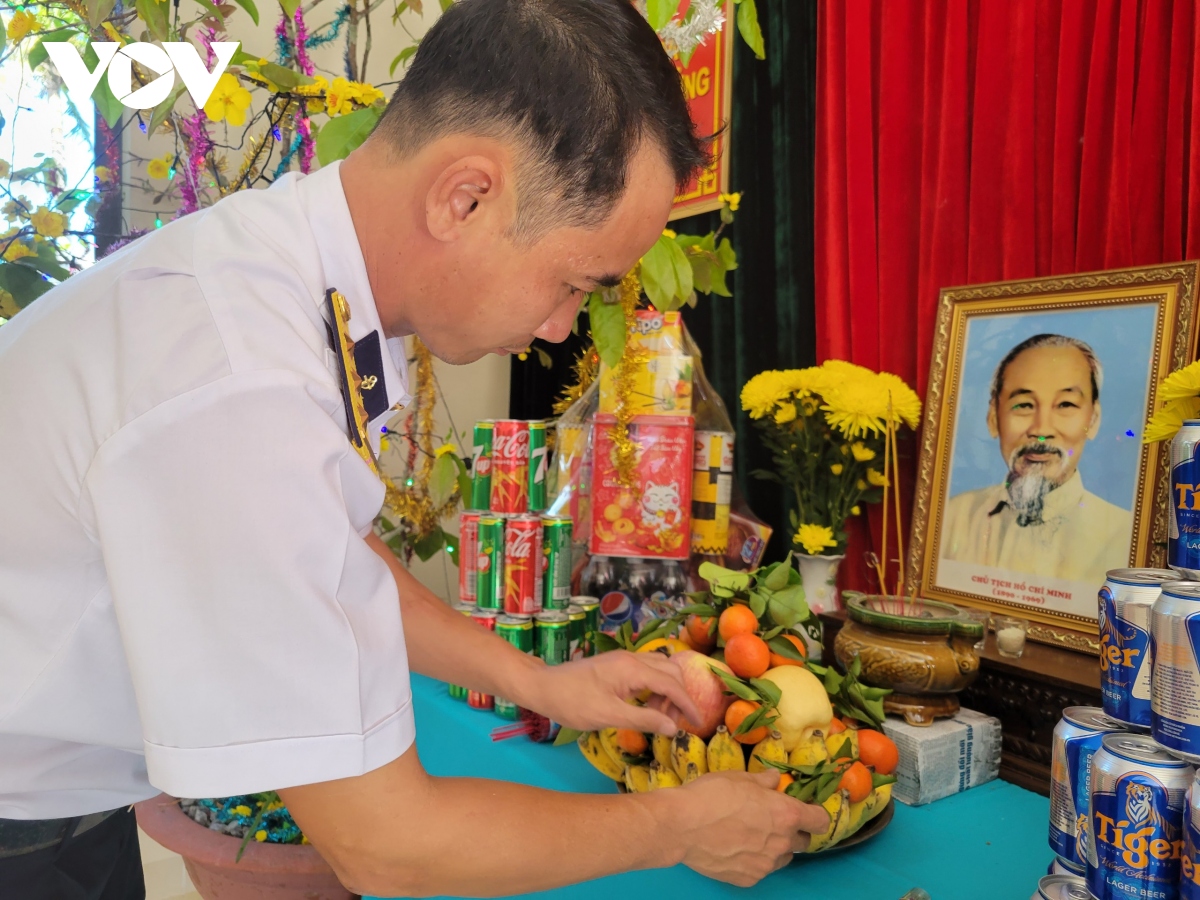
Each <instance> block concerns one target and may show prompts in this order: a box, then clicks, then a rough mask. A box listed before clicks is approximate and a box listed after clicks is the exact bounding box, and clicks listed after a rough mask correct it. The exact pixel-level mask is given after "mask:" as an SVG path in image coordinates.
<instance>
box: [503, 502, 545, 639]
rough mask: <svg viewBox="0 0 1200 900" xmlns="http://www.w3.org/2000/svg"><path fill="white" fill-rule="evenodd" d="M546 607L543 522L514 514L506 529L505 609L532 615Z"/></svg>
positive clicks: (513, 613) (516, 613)
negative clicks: (543, 586) (543, 572)
mask: <svg viewBox="0 0 1200 900" xmlns="http://www.w3.org/2000/svg"><path fill="white" fill-rule="evenodd" d="M541 608H542V522H541V520H540V519H538V518H537V516H514V517H512V518H511V519H509V520H508V525H507V527H506V529H505V532H504V611H505V612H506V613H508V614H509V615H518V616H531V615H533V614H534V613H535V612H539V611H540V610H541Z"/></svg>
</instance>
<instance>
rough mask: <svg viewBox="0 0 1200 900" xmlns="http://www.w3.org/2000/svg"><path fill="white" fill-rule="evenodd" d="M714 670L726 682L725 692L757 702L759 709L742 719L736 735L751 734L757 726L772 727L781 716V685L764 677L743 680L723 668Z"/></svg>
mask: <svg viewBox="0 0 1200 900" xmlns="http://www.w3.org/2000/svg"><path fill="white" fill-rule="evenodd" d="M713 672H715V673H716V675H717V677H718V678H720V679H721V681H722V682H723V683H724V684H725V693H727V694H733V696H735V697H737V698H738V699H739V700H746V701H748V702H750V703H757V704H758V709H756V710H754V712H752V713H750V715H748V716H746V718H744V719H742V721H741V723H739V724H738V727H737V728H736V729H735V730H734V732H733V734H734V737H737V736H738V735H742V734H749V733H750V732H751V731H753V730H754V729H755V728H760V727H766V728H770V727H771V726H772V725H774V724H775V721H776V720H777V719H778V718H779V712H778V706H779V700H780V698H781V697H782V696H783V692H782V691H780V689H779V685H777V684H775V683H774V682H772V681H767V680H766V679H763V678H751V679H749V680H747V681H743V680H742V679H741V678H738V677H737V676H736V675H733V674H731V673H729V672H726V671H725V670H723V669H718V668H715V667H714V668H713Z"/></svg>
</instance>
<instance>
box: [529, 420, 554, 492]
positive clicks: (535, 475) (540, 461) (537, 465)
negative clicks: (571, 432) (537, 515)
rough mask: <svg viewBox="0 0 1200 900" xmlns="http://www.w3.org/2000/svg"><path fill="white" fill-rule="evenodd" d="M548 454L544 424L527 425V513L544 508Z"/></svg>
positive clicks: (533, 423)
mask: <svg viewBox="0 0 1200 900" xmlns="http://www.w3.org/2000/svg"><path fill="white" fill-rule="evenodd" d="M549 462H550V454H549V452H548V450H547V449H546V423H545V422H530V423H529V511H530V512H541V511H542V510H543V509H545V508H546V505H547V504H546V470H547V469H548V468H549V465H548V463H549Z"/></svg>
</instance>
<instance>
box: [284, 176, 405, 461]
mask: <svg viewBox="0 0 1200 900" xmlns="http://www.w3.org/2000/svg"><path fill="white" fill-rule="evenodd" d="M340 168H341V160H338V161H336V162H333V163H331V164H330V165H328V166H325V167H324V168H322V169H320V170H318V171H316V172H314V173H313V174H311V175H307V176H305V177H303V178H302V179H301V180H300V185H299V190H300V197H301V203H302V204H303V206H304V210H305V215H306V216H307V217H308V224H309V227H310V228H311V229H312V233H313V237H314V238H315V239H316V242H317V252H318V253H319V254H320V257H321V268H322V269H323V270H324V273H325V287H326V288H327V289H328V288H335V289H336V290H338V291H339V292H340V293H341V294H342V295H343V296H345V298H346V302H347V303H348V304H349V305H350V339H351V340H354V341H357V340H361V339H362V338H363V337H365V336H366V335H368V334H370V333H371V332H372V331H377V332H379V337H380V339H381V340H385V341H386V344H387V349H388V352H387V353H383V354H381V356H382V357H383V380H384V386H385V387H386V388H387V399H388V411H387V412H386V413H384V414H383V415H380V416H376V417H375V418H374V419H372V420H371V421H372V423H377V422H381V421H384V420H386V419H387V418H388V417H389V416H391V415H392V414H393V408H394V407H395V406H396V404H401V405H402V406H408V405H409V404H410V403H411V402H412V394H410V393H409V390H408V355H407V353H406V352H405V350H404V339H403V338H387V336H386V335H385V334H384V333H383V326H382V325H381V324H380V321H379V311H378V310H377V309H376V308H375V295H374V294H373V293H372V292H371V281H370V278H369V277H368V276H367V264H366V263H365V262H364V261H363V255H362V248H361V247H360V246H359V244H358V236H357V234H356V233H355V231H354V220H353V219H351V217H350V207H349V205H348V204H347V203H346V193H345V191H344V190H343V189H342V179H341V175H340V174H339V170H340ZM323 300H324V292H322V294H321V296H320V297H318V298H317V301H318V302H322V301H323ZM370 438H371V443H372V445H374V447H375V449H376V450H377V451H378V449H379V429H378V428H374V427H372V428H371V429H370Z"/></svg>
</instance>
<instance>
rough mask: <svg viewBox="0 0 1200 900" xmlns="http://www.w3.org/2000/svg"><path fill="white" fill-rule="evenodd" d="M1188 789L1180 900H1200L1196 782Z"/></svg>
mask: <svg viewBox="0 0 1200 900" xmlns="http://www.w3.org/2000/svg"><path fill="white" fill-rule="evenodd" d="M1197 779H1200V772H1198V773H1197V775H1196V777H1195V778H1193V780H1192V786H1191V787H1190V788H1188V793H1187V808H1186V809H1185V810H1184V814H1183V851H1182V853H1181V855H1180V857H1179V897H1180V900H1200V788H1198V787H1197V785H1196V780H1197Z"/></svg>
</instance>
